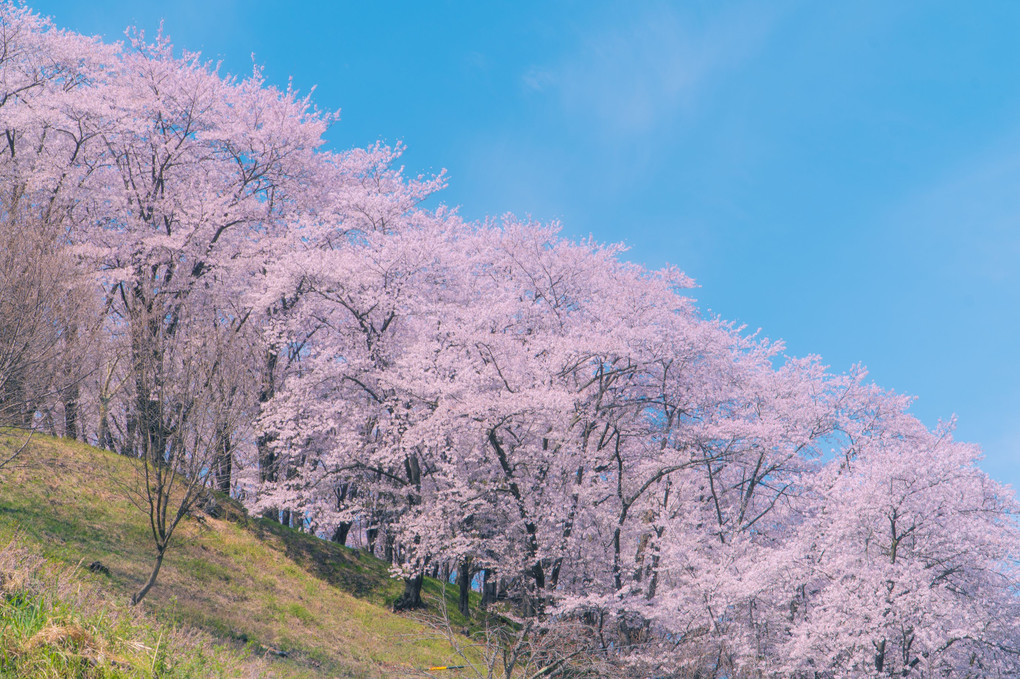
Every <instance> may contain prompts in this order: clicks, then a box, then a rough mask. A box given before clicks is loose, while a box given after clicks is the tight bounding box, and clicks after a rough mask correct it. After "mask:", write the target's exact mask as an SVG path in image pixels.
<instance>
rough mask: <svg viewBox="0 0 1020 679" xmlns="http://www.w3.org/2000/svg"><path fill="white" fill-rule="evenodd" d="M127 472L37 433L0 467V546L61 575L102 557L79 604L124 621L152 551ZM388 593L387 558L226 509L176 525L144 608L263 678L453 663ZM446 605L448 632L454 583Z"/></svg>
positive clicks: (444, 647)
mask: <svg viewBox="0 0 1020 679" xmlns="http://www.w3.org/2000/svg"><path fill="white" fill-rule="evenodd" d="M0 445H4V444H3V443H2V442H0ZM134 473H135V472H134V470H133V467H132V462H131V461H130V460H128V459H125V458H123V457H120V456H118V455H114V454H111V453H108V452H106V451H101V450H97V449H94V448H91V447H88V446H85V445H83V444H80V443H75V442H68V441H63V440H59V439H52V438H47V437H39V438H37V439H35V440H34V441H33V442H32V444H31V445H30V448H29V449H28V450H27V451H26V453H25V454H24V455H23V456H22V457H21V458H19V460H18V462H17V463H16V465H15V466H13V467H8V468H6V469H5V470H3V471H2V472H0V545H4V544H8V543H10V542H11V540H12V539H14V540H16V542H17V543H18V544H19V545H20V546H22V547H24V549H27V550H28V551H29V552H30V553H32V554H38V555H40V556H41V557H44V558H45V559H46V561H47V563H49V564H52V565H55V566H57V567H60V566H61V565H63V566H64V568H65V570H66V568H69V567H74V566H78V565H81V564H90V563H92V562H95V561H98V562H100V563H101V564H102V565H103V566H105V567H106V568H107V569H108V571H109V572H108V574H106V573H91V572H89V571H87V570H86V569H84V568H79V569H77V570H76V572H75V573H74V574H73V577H74V578H75V579H76V580H84V581H85V582H86V583H87V587H86V590H87V591H90V592H92V594H90V595H88V596H87V597H86V598H89V599H90V600H91V603H89V606H91V607H92V608H95V609H96V610H97V611H99V613H96V614H97V615H102V611H106V610H108V611H112V613H111V615H113V616H114V617H116V616H118V615H121V616H122V615H127V616H128V617H130V616H131V615H135V612H134V611H127V610H126V609H127V607H126V605H125V604H126V602H127V600H128V598H129V596H130V594H131V593H132V592H133V591H135V590H137V588H138V587H139V586H140V585H141V583H142V582H143V581H144V580H145V578H146V576H147V575H148V572H149V569H150V568H151V565H152V558H153V547H152V542H151V537H150V536H149V533H148V528H147V517H146V515H145V514H144V513H143V512H142V511H141V510H140V509H139V508H138V507H136V506H135V505H133V504H132V502H131V501H130V497H131V493H130V489H131V488H132V487H133V483H134ZM65 577H66V573H65ZM400 590H401V584H400V583H399V582H397V581H394V580H393V579H391V578H390V577H389V576H388V572H387V566H386V564H385V563H383V562H381V561H379V560H378V559H375V558H373V557H371V556H369V555H368V554H366V553H364V552H361V551H358V550H351V549H346V548H342V547H338V546H336V545H333V544H330V543H326V542H323V541H321V540H318V539H316V538H314V537H311V536H309V535H305V534H302V533H299V532H297V531H293V530H290V529H287V528H283V527H282V526H280V525H279V524H275V523H272V522H269V521H265V520H261V519H259V520H255V519H252V518H249V517H247V516H246V515H244V514H243V512H241V511H240V510H238V509H236V508H234V509H233V510H232V511H228V512H227V514H226V515H225V516H224V517H223V518H222V519H214V518H211V517H208V516H204V515H199V516H196V517H195V518H189V519H186V520H185V522H184V523H183V524H182V526H181V527H180V528H179V534H178V536H177V538H176V540H175V545H174V546H173V547H172V549H171V551H170V552H169V553H168V555H167V558H166V560H165V561H164V564H163V569H162V571H161V573H160V576H159V581H158V582H157V584H156V587H155V588H154V589H153V590H152V592H150V594H149V596H148V598H147V599H146V600H145V601H144V602H143V604H142V607H143V608H144V609H145V610H146V612H147V613H148V614H149V615H150V616H151V618H152V619H154V620H155V621H157V622H156V623H154V624H155V625H156V627H155V628H153V629H152V630H150V631H153V632H154V633H156V634H159V633H162V630H163V629H170V628H176V629H177V630H178V632H177V633H178V634H180V633H181V630H183V631H184V632H188V631H191V630H195V631H197V632H198V634H199V636H201V637H202V638H203V639H205V640H207V641H203V642H202V643H203V648H207V647H208V648H212V647H214V646H219V649H218V650H215V649H214V650H213V651H208V654H209V657H210V658H212V657H214V656H215V657H217V658H226V659H225V660H221V661H218V662H224V663H229V662H231V661H232V660H235V659H236V656H237V655H238V654H241V655H243V654H245V653H247V654H248V655H249V656H251V657H252V658H258V659H259V662H260V663H263V664H264V666H265V670H266V674H267V675H269V676H280V677H315V676H349V677H392V676H421V675H422V670H423V669H424V668H427V667H429V666H430V665H444V664H461V662H460V661H459V659H458V657H457V655H456V653H455V652H454V649H452V648H451V646H450V645H449V644H448V643H447V642H445V641H444V640H443V639H442V638H441V635H439V634H437V633H436V632H435V631H434V630H433V629H432V627H431V626H429V625H427V624H423V623H422V622H421V621H420V620H419V619H418V617H420V616H418V617H409V616H403V615H397V614H394V613H391V612H390V611H389V609H388V604H389V603H390V602H392V601H393V600H394V599H395V598H396V597H397V596H398V594H399V593H400ZM441 592H442V587H441V585H440V584H439V583H437V582H435V581H429V582H427V583H426V586H425V592H424V594H425V596H426V598H427V600H430V601H431V602H432V605H433V607H436V606H437V603H438V601H439V597H440V596H441ZM8 598H9V599H10V598H11V597H8ZM30 598H31V597H30ZM96 599H101V600H102V601H101V602H100V603H101V604H102V606H106V608H102V606H99V605H97V604H95V600H96ZM447 600H448V602H449V605H448V606H447V609H448V610H449V611H450V612H451V617H453V620H452V623H453V626H454V627H455V628H459V627H460V626H462V625H464V624H465V621H464V620H463V619H459V616H458V614H457V613H456V604H455V592H454V591H453V590H452V588H451V589H450V591H448V593H447ZM82 605H85V603H84V602H83V603H82ZM58 612H59V611H58ZM61 615H63V617H64V619H67V618H68V615H70V612H69V611H63V613H61ZM72 617H73V616H72ZM58 618H59V616H58ZM136 623H137V621H136ZM0 624H2V623H0ZM132 624H135V623H132ZM139 624H141V625H142V627H144V626H145V625H144V623H139ZM129 628H130V625H129ZM130 629H134V630H136V631H135V632H132V633H137V629H139V628H138V625H137V624H136V626H135V627H134V628H130ZM37 631H38V630H37ZM150 636H152V635H151V634H150ZM72 641H73V640H72ZM151 641H152V640H151V639H150V642H151ZM26 643H27V642H26ZM139 644H140V645H142V646H145V647H148V645H147V644H145V643H142V642H139ZM58 645H59V644H58ZM2 653H3V651H2V647H0V654H2ZM280 653H282V654H285V655H286V657H281V654H280ZM150 655H151V653H150ZM145 657H146V658H147V660H146V662H148V658H149V656H145ZM2 658H3V656H2V655H0V664H2V662H3V660H2ZM191 671H194V670H191ZM252 671H253V670H252ZM0 676H5V675H4V674H3V673H2V672H0ZM11 676H13V675H11ZM23 676H33V675H31V674H25V675H23ZM83 676H84V675H83ZM111 676H112V675H111ZM124 676H136V675H135V674H125V675H124ZM138 676H142V675H138ZM443 676H444V677H456V676H459V675H458V673H456V672H444V673H443Z"/></svg>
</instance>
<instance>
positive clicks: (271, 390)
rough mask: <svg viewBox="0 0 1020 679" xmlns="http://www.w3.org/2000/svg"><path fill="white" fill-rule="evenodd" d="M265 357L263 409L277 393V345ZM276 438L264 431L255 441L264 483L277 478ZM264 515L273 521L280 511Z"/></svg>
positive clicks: (260, 393) (261, 405) (273, 509)
mask: <svg viewBox="0 0 1020 679" xmlns="http://www.w3.org/2000/svg"><path fill="white" fill-rule="evenodd" d="M265 359H266V360H265V364H264V365H263V369H262V388H261V389H260V390H259V408H260V409H261V410H264V408H265V405H266V403H268V402H269V401H270V400H271V399H272V398H273V396H275V395H276V364H277V362H278V361H279V359H280V355H279V353H278V352H277V350H276V347H270V348H269V349H267V350H266V356H265ZM275 440H276V436H275V435H274V434H272V433H262V434H260V435H259V437H258V439H257V440H256V441H255V448H256V450H257V451H258V453H257V454H258V460H259V480H260V481H262V482H263V483H272V482H275V481H276V479H277V460H276V453H275V452H274V451H273V441H275ZM262 516H263V517H264V518H267V519H270V520H272V521H279V520H280V512H279V511H278V510H277V509H276V508H275V507H268V508H266V509H264V510H263V511H262Z"/></svg>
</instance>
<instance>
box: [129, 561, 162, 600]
mask: <svg viewBox="0 0 1020 679" xmlns="http://www.w3.org/2000/svg"><path fill="white" fill-rule="evenodd" d="M162 565H163V552H162V551H160V552H158V553H157V554H156V563H155V564H153V566H152V573H151V574H150V575H149V579H148V580H147V581H146V583H145V584H144V585H143V586H142V588H141V589H140V590H138V591H137V592H135V594H134V596H132V597H131V605H132V606H135V605H137V604H138V603H139V602H140V601H141V600H142V599H144V598H145V595H146V594H148V593H149V590H150V589H152V586H153V585H155V584H156V577H157V576H158V575H159V568H160V566H162Z"/></svg>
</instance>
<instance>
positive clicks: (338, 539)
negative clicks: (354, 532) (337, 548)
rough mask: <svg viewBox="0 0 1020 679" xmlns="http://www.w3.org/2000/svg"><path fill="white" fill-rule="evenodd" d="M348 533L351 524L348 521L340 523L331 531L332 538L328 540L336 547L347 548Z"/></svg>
mask: <svg viewBox="0 0 1020 679" xmlns="http://www.w3.org/2000/svg"><path fill="white" fill-rule="evenodd" d="M350 532H351V522H350V521H341V522H340V525H339V526H337V527H336V530H334V531H333V537H332V538H330V540H331V541H333V542H335V543H336V544H338V545H341V546H343V547H346V546H347V534H348V533H350Z"/></svg>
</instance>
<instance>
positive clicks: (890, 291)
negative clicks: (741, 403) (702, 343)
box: [30, 0, 1020, 487]
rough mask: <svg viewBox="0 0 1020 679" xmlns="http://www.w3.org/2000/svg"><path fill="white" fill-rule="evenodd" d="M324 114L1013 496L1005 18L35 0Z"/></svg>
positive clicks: (465, 202) (646, 6)
mask: <svg viewBox="0 0 1020 679" xmlns="http://www.w3.org/2000/svg"><path fill="white" fill-rule="evenodd" d="M30 5H31V6H32V7H33V8H35V9H36V10H37V11H40V12H41V13H43V14H48V15H51V16H53V17H54V18H55V20H56V21H57V23H58V25H60V26H63V27H66V28H71V29H74V30H77V31H80V32H84V33H89V34H101V35H103V36H105V37H106V38H107V39H108V40H116V39H120V38H121V37H122V34H123V30H124V28H125V27H126V26H128V25H137V26H139V27H141V28H144V29H146V30H147V31H148V32H150V33H151V32H154V31H155V29H156V28H157V27H158V25H159V21H160V19H161V18H162V19H163V20H164V24H165V29H166V32H167V33H169V35H170V36H171V37H172V38H173V40H174V42H175V43H176V44H177V45H179V46H183V47H186V48H188V49H192V50H200V51H202V52H203V54H205V55H207V56H209V57H210V58H214V59H218V60H219V59H222V61H223V68H224V70H227V71H230V72H235V73H247V72H248V71H249V70H250V67H251V55H252V53H254V55H255V59H256V61H257V62H259V63H261V64H263V65H264V66H265V68H266V74H267V76H268V78H269V79H270V80H271V81H273V82H276V83H279V84H282V83H285V82H286V81H287V79H288V77H292V78H293V80H294V83H295V85H296V86H297V87H298V88H299V89H301V90H307V89H308V88H310V87H312V86H316V92H315V95H314V96H315V100H316V101H317V103H318V104H319V105H320V107H322V108H325V109H336V108H340V109H341V113H342V119H341V122H340V123H339V124H338V125H337V126H336V127H335V128H334V129H333V130H332V131H331V132H330V142H331V143H332V144H333V145H334V146H336V147H349V146H354V145H365V144H369V143H372V142H374V141H375V140H377V139H382V140H384V141H387V142H390V143H392V142H396V141H403V142H404V143H405V144H406V145H407V147H408V151H407V153H406V155H405V157H404V160H405V162H406V164H407V167H408V169H409V170H411V171H413V172H429V171H435V170H439V169H441V168H446V169H447V170H448V172H449V180H450V186H449V188H448V189H447V190H446V191H444V196H443V200H444V201H445V202H447V203H448V204H453V205H460V206H461V212H462V213H463V214H464V215H465V216H466V217H469V218H476V217H477V218H480V217H483V216H484V215H487V214H500V213H503V212H505V211H513V212H516V213H518V214H530V215H532V216H533V217H535V218H538V219H542V220H552V219H557V220H560V221H561V222H562V224H563V228H564V232H565V234H567V235H570V236H587V235H589V234H591V235H594V236H595V238H596V239H598V240H601V241H624V242H626V243H627V244H628V245H630V246H631V249H630V251H629V253H628V256H629V257H630V258H631V259H633V260H635V261H638V262H641V263H644V264H647V265H649V266H652V267H657V266H661V265H663V264H665V263H667V262H668V263H671V264H676V265H677V266H679V267H681V268H682V269H684V270H685V271H686V272H687V273H688V274H689V275H691V276H693V277H694V278H695V279H696V280H697V281H698V283H699V284H700V286H701V287H700V288H699V289H698V290H697V291H696V292H695V296H696V297H697V298H698V299H699V300H700V302H701V305H702V307H703V308H705V309H710V310H712V311H713V312H715V313H717V314H719V315H721V316H722V317H724V318H727V319H731V320H736V321H739V322H741V323H744V324H747V325H748V326H749V327H750V328H752V329H754V328H761V329H762V331H763V332H764V333H765V334H766V335H768V336H770V337H773V338H782V339H784V340H785V341H786V343H787V346H788V348H789V351H790V352H791V353H793V354H796V355H803V354H809V353H811V354H819V355H821V356H822V357H823V359H824V360H825V362H826V363H828V364H829V365H831V366H832V368H833V370H836V371H843V370H846V369H847V368H849V367H850V366H851V365H852V364H854V363H863V364H864V365H866V366H867V367H868V368H869V370H870V372H871V376H872V378H873V379H874V380H875V381H876V382H877V383H879V384H881V385H882V386H884V387H887V388H891V389H894V390H896V391H899V392H902V393H908V394H912V395H914V396H916V397H917V400H916V403H915V406H914V411H915V412H916V413H917V414H918V415H919V416H920V417H921V418H922V419H923V420H924V421H925V422H926V423H928V424H929V425H934V424H935V423H936V422H937V421H938V419H939V418H943V419H946V418H949V417H952V416H953V415H954V414H955V415H956V416H957V417H958V429H957V437H958V438H961V439H964V440H970V441H974V442H977V443H980V444H981V445H982V447H983V448H984V450H985V453H986V460H985V462H984V467H985V469H987V470H988V471H989V472H990V473H991V474H992V475H993V476H995V477H996V478H998V479H999V480H1001V481H1005V482H1008V483H1012V484H1013V485H1014V487H1017V486H1020V341H1018V337H1020V190H1018V189H1020V49H1017V46H1016V45H1017V43H1016V35H1017V32H1018V30H1020V3H1015V2H985V3H981V5H980V8H978V7H975V6H972V5H970V4H969V3H958V2H924V3H920V2H901V3H885V2H870V3H869V2H856V3H839V4H837V3H818V2H782V1H776V2H770V3H760V2H749V3H724V2H676V3H657V2H638V3H635V2H618V3H604V2H560V3H540V2H499V3H495V2H494V3H468V2H466V1H465V2H458V3H453V2H441V1H437V2H428V3H423V2H416V3H412V2H406V3H393V2H391V3H366V2H339V1H338V2H326V1H323V2H311V1H305V2H270V1H268V0H262V1H259V0H248V1H243V2H242V1H234V0H205V1H204V2H198V1H195V0H178V1H177V2H174V3H162V2H138V1H137V0H136V1H135V2H127V1H124V0H109V1H107V0H93V1H91V2H81V1H80V0H37V1H35V2H31V3H30Z"/></svg>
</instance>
